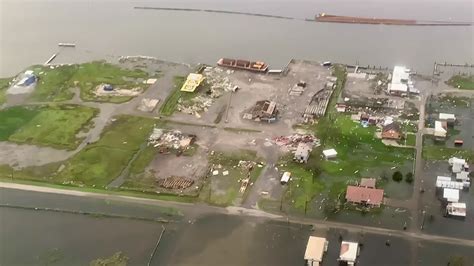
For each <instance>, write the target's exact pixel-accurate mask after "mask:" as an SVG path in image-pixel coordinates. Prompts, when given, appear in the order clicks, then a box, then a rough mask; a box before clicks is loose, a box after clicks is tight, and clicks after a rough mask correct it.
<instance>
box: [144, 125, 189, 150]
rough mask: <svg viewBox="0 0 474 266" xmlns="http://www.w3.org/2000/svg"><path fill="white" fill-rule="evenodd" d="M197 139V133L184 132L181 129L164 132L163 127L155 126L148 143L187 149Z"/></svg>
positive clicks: (175, 148) (169, 147) (168, 147)
mask: <svg viewBox="0 0 474 266" xmlns="http://www.w3.org/2000/svg"><path fill="white" fill-rule="evenodd" d="M195 140H196V136H195V135H187V134H183V133H182V132H181V131H179V130H172V131H168V132H164V130H163V129H160V128H154V129H153V133H152V134H151V135H150V137H149V138H148V145H153V147H159V148H165V149H174V150H185V149H187V148H188V147H189V146H190V145H192V144H193V143H194V141H195Z"/></svg>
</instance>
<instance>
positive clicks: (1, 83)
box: [0, 78, 12, 105]
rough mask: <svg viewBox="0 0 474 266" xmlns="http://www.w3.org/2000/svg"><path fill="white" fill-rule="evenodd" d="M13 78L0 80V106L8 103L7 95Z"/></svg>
mask: <svg viewBox="0 0 474 266" xmlns="http://www.w3.org/2000/svg"><path fill="white" fill-rule="evenodd" d="M11 80H12V78H0V105H2V104H3V103H5V102H6V96H5V93H6V91H7V89H8V87H9V85H10V81H11Z"/></svg>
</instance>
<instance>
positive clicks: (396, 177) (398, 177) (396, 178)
mask: <svg viewBox="0 0 474 266" xmlns="http://www.w3.org/2000/svg"><path fill="white" fill-rule="evenodd" d="M392 179H393V181H395V182H400V181H402V180H403V174H402V173H400V171H395V172H394V173H393V175H392Z"/></svg>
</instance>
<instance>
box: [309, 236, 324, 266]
mask: <svg viewBox="0 0 474 266" xmlns="http://www.w3.org/2000/svg"><path fill="white" fill-rule="evenodd" d="M327 250H328V241H327V240H326V238H323V237H315V236H310V237H309V239H308V244H307V245H306V251H305V253H304V259H305V261H306V265H307V266H319V265H320V264H321V262H322V261H323V256H324V253H325V252H326V251H327Z"/></svg>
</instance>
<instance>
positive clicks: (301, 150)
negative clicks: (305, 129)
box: [294, 142, 311, 163]
mask: <svg viewBox="0 0 474 266" xmlns="http://www.w3.org/2000/svg"><path fill="white" fill-rule="evenodd" d="M310 152H311V146H310V145H309V144H307V143H302V142H300V143H299V144H298V147H297V148H296V151H295V157H294V159H295V160H296V161H298V162H300V163H307V162H308V158H309V153H310Z"/></svg>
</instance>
